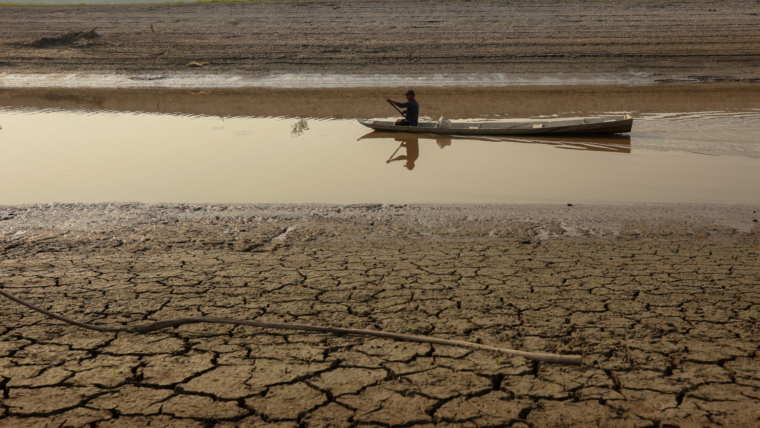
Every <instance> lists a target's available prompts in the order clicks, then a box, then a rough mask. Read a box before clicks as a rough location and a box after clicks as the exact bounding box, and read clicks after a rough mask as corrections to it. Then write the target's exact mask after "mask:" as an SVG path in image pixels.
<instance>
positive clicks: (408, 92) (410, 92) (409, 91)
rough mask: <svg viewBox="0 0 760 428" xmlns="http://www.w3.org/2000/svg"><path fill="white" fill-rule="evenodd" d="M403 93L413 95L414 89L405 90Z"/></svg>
mask: <svg viewBox="0 0 760 428" xmlns="http://www.w3.org/2000/svg"><path fill="white" fill-rule="evenodd" d="M404 95H411V96H414V91H413V90H411V89H410V90H408V91H406V93H405V94H404Z"/></svg>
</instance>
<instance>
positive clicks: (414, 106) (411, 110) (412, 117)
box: [385, 90, 420, 126]
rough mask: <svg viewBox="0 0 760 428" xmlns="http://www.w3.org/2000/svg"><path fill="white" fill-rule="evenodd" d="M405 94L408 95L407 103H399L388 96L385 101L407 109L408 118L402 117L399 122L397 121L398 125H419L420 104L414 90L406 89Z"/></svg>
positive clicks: (405, 115)
mask: <svg viewBox="0 0 760 428" xmlns="http://www.w3.org/2000/svg"><path fill="white" fill-rule="evenodd" d="M404 95H406V102H405V103H399V102H396V101H393V100H391V99H388V98H386V99H385V101H388V102H389V103H391V104H394V105H396V106H399V107H401V108H405V109H406V114H404V117H406V119H401V120H400V121H399V122H396V125H403V126H417V121H418V120H419V117H420V104H419V103H418V102H417V100H415V99H414V91H412V90H409V91H406V93H405V94H404Z"/></svg>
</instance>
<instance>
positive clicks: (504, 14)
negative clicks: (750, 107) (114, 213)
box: [0, 0, 760, 88]
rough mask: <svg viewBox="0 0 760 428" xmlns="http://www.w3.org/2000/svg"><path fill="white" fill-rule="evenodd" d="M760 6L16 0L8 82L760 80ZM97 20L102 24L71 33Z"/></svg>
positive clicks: (5, 61) (2, 64)
mask: <svg viewBox="0 0 760 428" xmlns="http://www.w3.org/2000/svg"><path fill="white" fill-rule="evenodd" d="M756 8H757V5H756V3H755V2H750V1H737V2H732V3H731V5H730V6H724V5H721V6H720V7H719V8H716V7H715V5H714V4H713V3H712V2H709V1H706V0H695V1H689V2H679V1H672V2H656V3H655V2H651V1H645V0H637V1H631V2H626V6H625V8H620V7H618V6H616V5H613V4H610V3H600V2H590V1H589V2H586V1H581V2H560V1H553V0H544V1H538V2H530V3H529V4H522V3H519V4H507V3H503V2H494V1H483V2H436V3H435V7H432V8H431V7H430V3H428V2H411V3H410V2H402V1H398V0H384V1H379V2H376V1H351V2H349V1H334V2H317V1H306V2H293V1H265V2H235V3H226V2H225V3H178V4H169V5H167V4H151V5H147V4H137V5H119V7H108V8H102V7H84V8H83V7H80V6H50V7H42V8H41V7H37V6H6V7H3V13H2V14H0V28H3V40H2V41H1V42H0V58H2V61H0V87H5V88H9V87H50V86H61V87H64V86H66V87H127V86H128V87H156V86H158V87H236V86H267V87H345V86H353V87H376V86H407V85H411V84H414V85H415V86H443V85H446V86H463V85H475V86H491V85H493V86H499V85H521V84H547V85H552V84H555V85H557V84H561V85H565V84H594V83H601V84H652V83H658V82H726V81H729V82H760V55H758V54H757V52H760V27H758V25H757V16H756V13H757V12H756ZM92 29H95V31H96V34H97V37H95V36H93V37H63V36H65V35H66V34H67V31H70V30H71V31H74V32H76V31H87V32H89V31H90V30H92ZM56 38H58V39H56ZM43 39H53V40H52V41H50V40H47V41H46V42H45V43H41V42H40V41H41V40H43Z"/></svg>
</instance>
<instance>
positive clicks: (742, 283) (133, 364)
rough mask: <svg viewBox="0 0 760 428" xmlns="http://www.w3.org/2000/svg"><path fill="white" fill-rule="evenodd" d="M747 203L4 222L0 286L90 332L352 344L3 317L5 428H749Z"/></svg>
mask: <svg viewBox="0 0 760 428" xmlns="http://www.w3.org/2000/svg"><path fill="white" fill-rule="evenodd" d="M758 211H760V206H743V205H598V206H583V205H581V206H567V205H538V206H537V205H519V206H518V205H483V206H478V205H468V206H463V205H452V206H434V205H429V206H411V205H410V206H396V205H355V206H345V205H344V206H336V205H247V206H231V205H213V206H208V205H140V204H111V205H109V204H99V205H84V204H73V205H30V206H4V207H0V219H1V220H2V221H0V248H2V251H0V284H2V287H3V289H4V290H6V291H9V292H11V293H13V294H15V295H17V296H18V297H20V298H22V299H26V300H28V301H31V302H33V303H35V304H38V305H40V306H42V307H44V308H46V309H48V310H51V311H53V312H56V313H60V314H62V315H64V316H68V317H71V318H75V319H77V320H80V321H85V322H90V323H94V324H101V325H114V324H122V323H124V324H138V323H148V322H149V321H151V320H160V319H169V318H179V317H188V316H220V317H230V318H241V319H258V320H261V321H273V322H290V323H300V324H313V325H332V326H343V327H358V328H369V329H382V330H388V331H396V332H402V333H411V334H421V335H432V336H436V337H445V338H455V339H463V340H469V341H480V342H482V343H485V344H494V345H502V346H505V347H512V348H516V349H523V350H529V351H550V352H558V353H568V354H582V355H583V361H584V364H583V366H581V367H570V366H554V365H544V364H534V363H530V362H527V361H526V360H522V359H519V358H508V357H505V356H497V355H491V354H488V353H486V352H480V351H468V350H460V349H455V348H448V347H443V346H430V345H420V344H409V343H401V342H393V341H387V340H377V339H369V338H364V337H353V336H345V337H336V336H330V335H323V334H304V333H290V332H283V331H273V330H267V331H262V330H257V329H253V328H248V327H237V328H233V327H229V326H220V325H191V326H182V327H179V328H177V329H173V330H166V331H162V332H158V333H151V334H145V335H134V334H122V335H120V336H119V337H117V336H116V335H114V334H100V333H93V332H88V331H83V330H78V329H75V328H72V327H69V326H66V325H62V324H61V323H59V322H57V321H53V320H50V319H47V318H44V317H42V316H41V315H39V314H36V313H32V312H30V311H29V310H27V309H25V308H22V307H20V306H17V305H15V304H10V303H9V302H8V301H4V302H3V310H2V312H0V321H1V322H0V364H1V366H0V390H1V391H2V396H1V397H0V426H25V425H28V426H37V425H42V424H44V423H49V424H53V425H56V426H58V425H60V426H83V425H87V424H90V426H96V427H110V426H136V425H143V426H145V425H148V424H149V423H150V424H156V425H162V426H199V427H200V426H214V427H232V426H282V427H288V426H293V427H295V426H309V427H311V426H328V425H329V426H359V425H368V426H434V425H435V426H507V425H511V426H518V427H520V426H521V427H526V426H529V427H530V426H536V427H537V426H641V427H645V426H755V425H756V424H757V422H758V418H760V377H758V372H760V370H758V369H759V368H760V330H759V329H758V327H757V322H758V316H760V313H759V312H758V311H759V308H760V306H759V304H760V294H758V289H757V287H758V283H760V268H759V266H760V260H759V258H760V254H759V252H758V236H757V232H758V226H757V224H758V223H757V220H758V216H759V215H758Z"/></svg>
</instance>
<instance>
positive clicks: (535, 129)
mask: <svg viewBox="0 0 760 428" xmlns="http://www.w3.org/2000/svg"><path fill="white" fill-rule="evenodd" d="M357 120H358V121H359V123H361V124H362V125H364V126H367V127H369V128H372V129H374V130H376V131H389V132H407V133H415V134H439V135H525V136H528V135H529V136H533V135H604V134H619V133H626V132H631V127H632V126H633V118H632V117H631V115H629V114H625V115H622V116H608V117H586V118H580V119H552V120H539V119H536V120H527V121H521V122H517V121H514V122H512V121H510V122H448V121H438V122H420V123H419V125H417V126H396V123H395V122H391V121H384V120H374V119H357Z"/></svg>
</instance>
